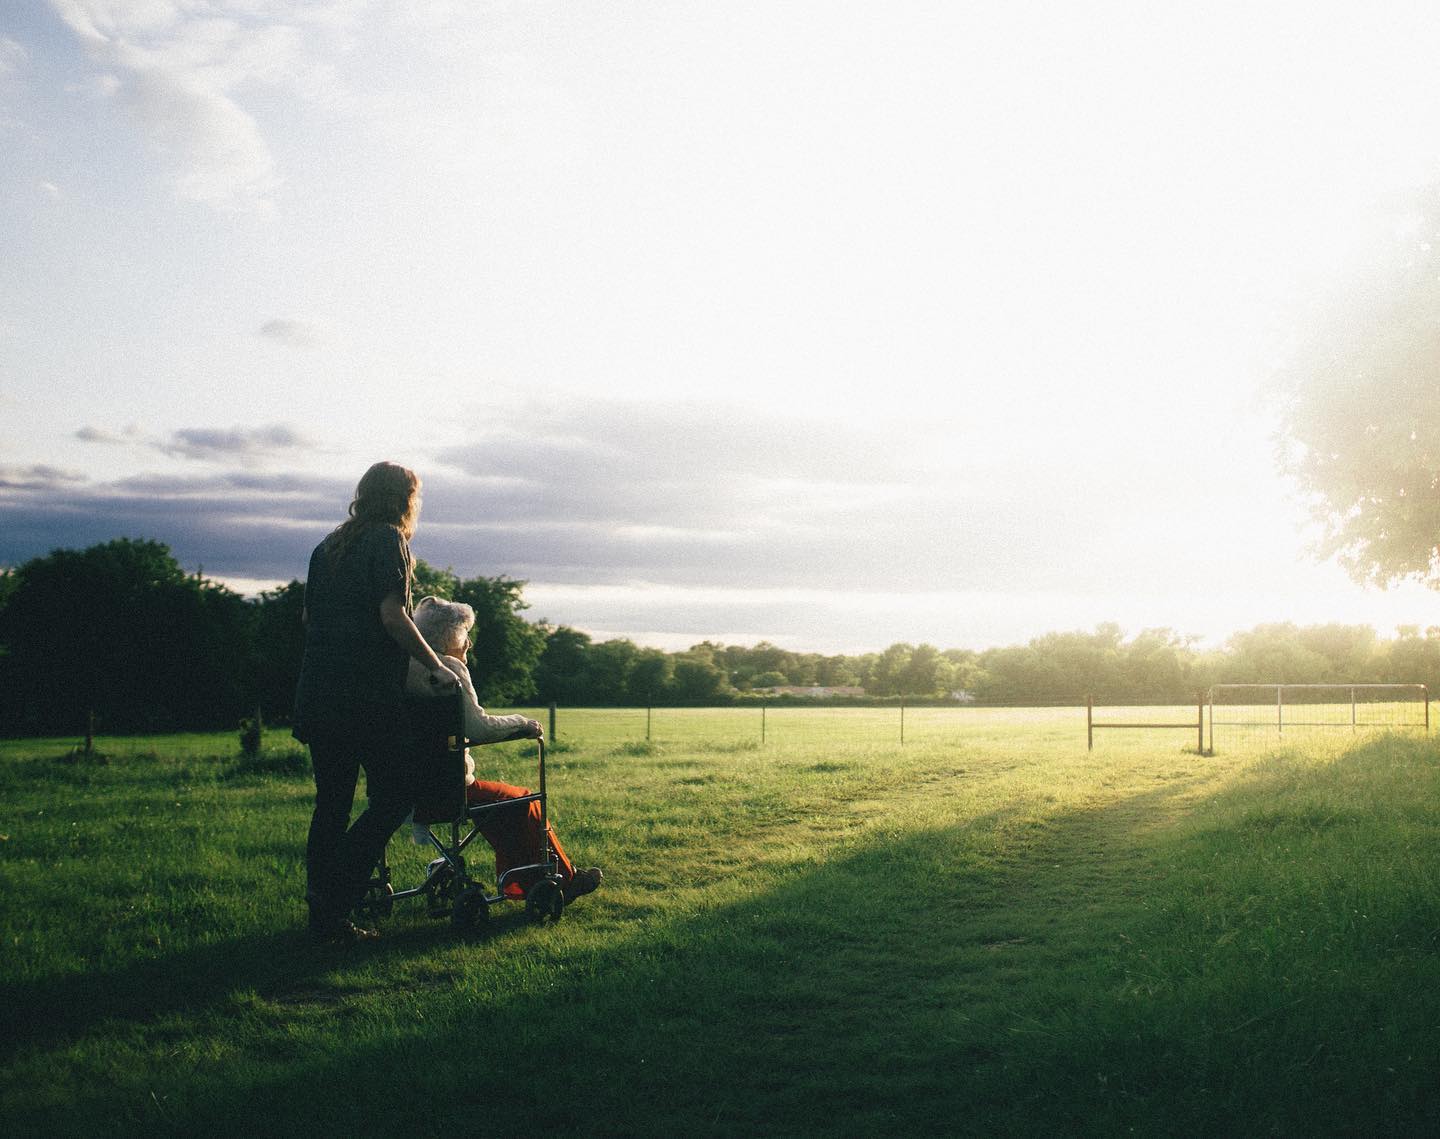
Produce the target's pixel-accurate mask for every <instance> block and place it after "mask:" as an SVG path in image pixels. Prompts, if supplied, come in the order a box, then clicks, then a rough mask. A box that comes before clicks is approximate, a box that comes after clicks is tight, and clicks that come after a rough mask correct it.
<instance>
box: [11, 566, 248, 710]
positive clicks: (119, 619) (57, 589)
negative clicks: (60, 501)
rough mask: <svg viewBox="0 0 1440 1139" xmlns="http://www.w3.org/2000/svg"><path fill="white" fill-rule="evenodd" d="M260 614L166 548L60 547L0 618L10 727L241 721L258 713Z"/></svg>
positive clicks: (27, 577) (21, 573)
mask: <svg viewBox="0 0 1440 1139" xmlns="http://www.w3.org/2000/svg"><path fill="white" fill-rule="evenodd" d="M250 618H251V611H250V607H249V606H248V604H247V603H246V602H245V600H244V598H242V597H241V596H240V595H239V594H237V593H233V592H232V591H230V590H229V589H226V588H225V587H224V586H222V585H219V584H217V583H214V582H210V581H206V580H204V579H202V578H200V577H198V576H195V577H192V576H190V575H188V574H186V573H185V571H184V570H183V569H181V568H180V565H179V563H178V562H176V561H175V559H174V558H173V557H171V555H170V550H169V547H167V546H164V545H162V544H161V543H159V542H152V541H136V540H131V539H128V538H120V539H116V540H115V541H111V542H105V543H103V544H101V545H97V546H91V547H89V548H88V549H85V550H55V551H52V552H51V553H50V554H48V555H46V556H44V557H40V558H35V559H33V560H31V561H29V562H26V563H25V564H24V565H22V566H20V567H19V568H18V569H16V570H15V572H14V579H13V582H12V583H11V589H10V592H9V597H8V599H7V602H6V604H5V606H4V608H3V610H0V645H3V646H4V647H5V653H4V655H3V656H0V694H3V695H0V699H3V713H4V714H3V720H4V723H5V725H6V728H7V730H11V731H15V730H18V731H21V732H25V733H32V732H77V733H78V732H80V731H83V730H84V727H85V723H86V717H87V714H88V713H89V712H91V711H94V712H95V714H96V716H97V718H98V721H99V724H100V727H101V728H102V729H104V730H106V731H110V732H116V731H158V730H164V729H170V728H184V727H214V726H216V725H217V724H233V723H235V722H237V721H238V719H239V717H240V716H241V715H243V714H244V713H245V712H247V711H249V710H251V709H252V708H253V707H254V701H255V699H256V693H255V692H254V691H253V689H252V688H251V687H250V683H249V681H250V679H251V678H250V676H249V675H248V674H247V666H248V664H249V659H250V658H249V652H248V646H249V643H250V629H249V622H250Z"/></svg>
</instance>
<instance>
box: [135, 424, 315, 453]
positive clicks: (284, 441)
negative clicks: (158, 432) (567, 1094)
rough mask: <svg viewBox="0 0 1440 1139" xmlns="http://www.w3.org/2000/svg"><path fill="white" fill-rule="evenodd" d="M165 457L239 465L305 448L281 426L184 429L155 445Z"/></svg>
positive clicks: (296, 437)
mask: <svg viewBox="0 0 1440 1139" xmlns="http://www.w3.org/2000/svg"><path fill="white" fill-rule="evenodd" d="M156 446H157V447H158V448H159V449H160V450H161V451H164V452H165V453H166V454H169V455H178V456H180V457H182V458H186V459H200V460H203V461H207V462H223V461H226V460H237V461H239V462H242V463H250V462H255V461H257V460H259V459H261V458H263V457H265V456H269V455H275V454H279V453H281V452H284V451H293V450H295V449H297V448H301V447H305V446H308V444H307V442H306V440H305V439H304V438H303V437H302V436H301V435H300V434H299V433H298V432H296V431H295V430H293V429H292V428H289V427H286V426H284V425H282V424H272V425H270V426H268V427H256V428H244V427H232V428H229V429H228V430H226V429H217V428H211V427H187V428H182V429H181V430H179V431H176V432H174V433H173V434H172V435H171V436H170V438H169V439H168V440H167V441H165V442H161V443H158V444H156Z"/></svg>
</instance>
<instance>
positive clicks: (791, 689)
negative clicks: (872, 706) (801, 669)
mask: <svg viewBox="0 0 1440 1139" xmlns="http://www.w3.org/2000/svg"><path fill="white" fill-rule="evenodd" d="M751 691H753V692H760V693H764V694H766V695H770V696H805V697H808V698H809V699H811V700H829V699H830V698H831V697H834V696H864V695H865V689H863V688H856V687H854V686H851V685H837V686H835V687H825V686H823V685H819V684H812V685H804V684H776V685H772V686H771V687H769V688H754V689H751Z"/></svg>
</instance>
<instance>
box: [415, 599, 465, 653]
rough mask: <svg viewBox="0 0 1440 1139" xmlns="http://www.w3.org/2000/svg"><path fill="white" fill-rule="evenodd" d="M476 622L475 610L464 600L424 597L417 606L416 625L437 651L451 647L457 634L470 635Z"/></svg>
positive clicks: (461, 635)
mask: <svg viewBox="0 0 1440 1139" xmlns="http://www.w3.org/2000/svg"><path fill="white" fill-rule="evenodd" d="M474 624H475V610H474V609H473V608H471V607H470V606H469V605H466V604H465V603H464V602H463V601H446V600H445V599H444V598H442V597H422V598H421V599H420V603H419V604H418V605H416V606H415V627H416V628H417V629H419V630H420V635H421V636H422V637H424V638H425V641H426V643H427V644H429V646H430V647H431V648H432V649H434V650H435V651H436V652H437V653H438V652H444V651H445V650H447V649H449V648H450V645H451V642H452V641H454V640H455V639H456V637H457V634H458V635H459V636H460V637H467V636H469V635H470V628H471V626H473V625H474Z"/></svg>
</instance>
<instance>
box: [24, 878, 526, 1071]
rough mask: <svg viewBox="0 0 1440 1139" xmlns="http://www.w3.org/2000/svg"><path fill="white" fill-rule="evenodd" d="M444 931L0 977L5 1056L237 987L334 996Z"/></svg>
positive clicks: (505, 916)
mask: <svg viewBox="0 0 1440 1139" xmlns="http://www.w3.org/2000/svg"><path fill="white" fill-rule="evenodd" d="M412 904H413V903H412ZM398 909H399V905H398V904H397V910H398ZM496 912H497V915H498V916H497V917H494V918H492V919H491V921H490V923H489V928H488V930H487V936H488V937H490V938H503V937H505V936H507V934H509V933H511V932H513V931H514V930H515V929H517V928H518V927H520V926H521V925H523V924H524V922H525V919H524V916H523V912H521V911H519V910H518V909H517V908H514V907H509V906H507V907H505V908H504V909H503V910H501V909H500V908H498V907H497V911H496ZM435 927H439V928H435ZM447 936H449V930H448V922H443V923H442V922H436V923H434V925H433V926H432V925H428V924H423V923H419V922H396V923H394V924H393V925H392V926H389V927H388V928H387V930H386V936H385V937H384V938H383V939H382V940H380V941H378V942H373V943H363V944H359V945H351V946H330V945H321V946H317V945H314V944H312V943H311V942H310V940H309V937H308V935H307V934H306V933H305V932H304V928H303V926H297V927H296V928H295V929H294V930H286V931H283V932H279V933H274V934H256V935H250V936H241V937H234V938H225V939H220V940H216V941H214V942H212V943H210V944H207V945H202V946H196V947H193V948H190V949H185V950H180V951H175V952H168V953H166V954H165V955H164V956H162V957H157V958H155V959H152V960H147V961H140V962H136V963H133V964H131V965H128V966H126V967H125V968H123V969H113V970H96V971H95V972H93V973H88V974H68V975H65V976H61V977H53V978H46V979H44V980H41V981H37V982H33V983H17V982H9V981H7V982H4V983H3V984H0V1010H3V1015H0V1057H7V1058H8V1057H10V1056H12V1055H13V1054H14V1053H15V1052H16V1051H18V1050H20V1049H22V1048H26V1047H31V1046H35V1045H40V1046H50V1045H55V1044H58V1043H61V1042H63V1041H66V1040H70V1039H72V1038H75V1037H76V1036H77V1035H79V1034H81V1033H86V1032H93V1031H94V1030H95V1028H96V1026H97V1024H99V1023H102V1022H107V1021H108V1022H111V1027H112V1028H113V1029H114V1030H116V1031H123V1030H124V1028H125V1027H126V1025H127V1024H148V1023H153V1022H156V1021H159V1020H162V1019H163V1018H165V1017H167V1016H171V1015H174V1014H183V1015H185V1016H197V1015H203V1014H204V1013H206V1012H207V1011H210V1010H213V1009H218V1008H223V1007H225V1006H226V1005H227V1004H228V1002H229V1001H230V999H231V994H233V993H235V992H237V991H250V990H253V991H254V992H255V993H256V994H257V995H258V996H259V997H261V998H266V999H271V998H275V999H279V1000H282V1001H287V1000H295V1001H296V1002H300V1003H310V1004H323V1003H326V1002H327V1001H335V1002H338V1001H339V1000H341V999H343V998H344V997H346V996H347V995H349V994H350V993H351V992H353V990H352V989H350V988H349V987H347V986H346V985H345V984H344V983H343V982H338V983H337V982H336V980H335V977H336V974H337V972H339V973H344V972H345V971H347V970H352V969H356V968H368V967H371V966H374V965H376V964H382V965H383V964H386V963H388V964H391V965H398V964H400V963H402V962H404V961H405V960H406V959H408V958H412V957H414V956H416V955H419V954H426V953H429V952H431V951H433V950H434V948H435V946H436V943H437V939H443V938H445V937H447Z"/></svg>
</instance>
